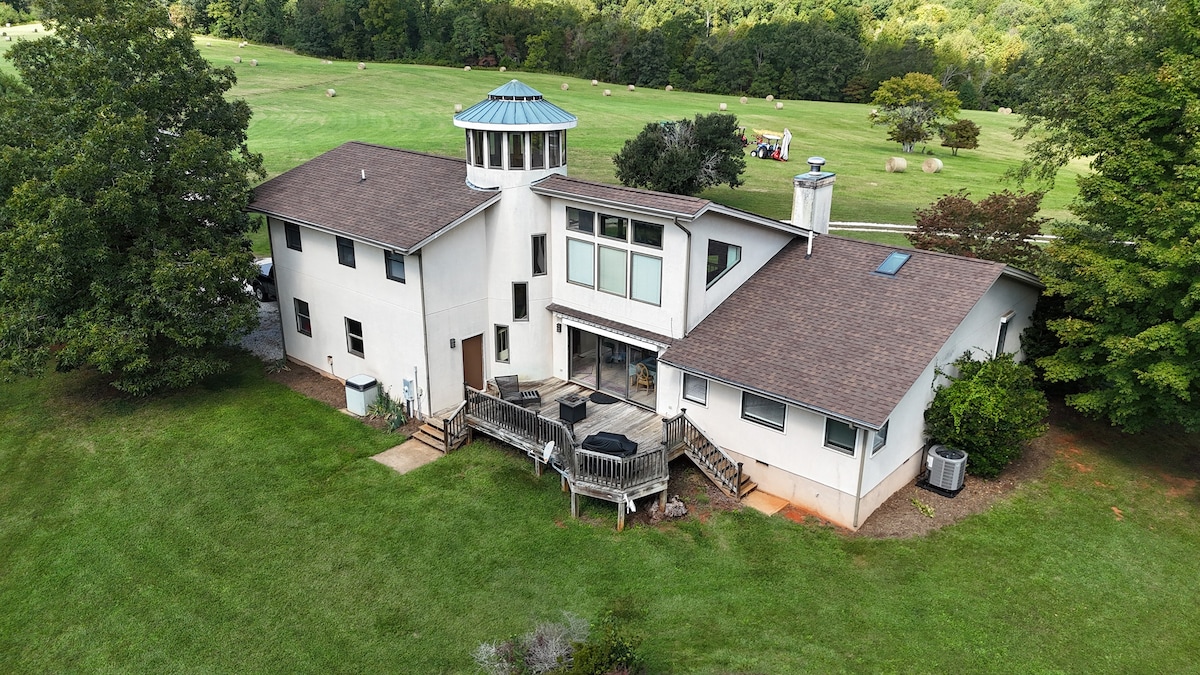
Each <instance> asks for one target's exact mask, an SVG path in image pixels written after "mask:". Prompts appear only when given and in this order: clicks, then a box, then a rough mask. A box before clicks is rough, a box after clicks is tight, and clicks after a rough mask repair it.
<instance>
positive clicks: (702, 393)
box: [683, 373, 708, 405]
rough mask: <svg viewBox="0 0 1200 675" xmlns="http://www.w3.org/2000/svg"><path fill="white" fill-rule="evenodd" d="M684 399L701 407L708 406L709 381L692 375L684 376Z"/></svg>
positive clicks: (686, 374)
mask: <svg viewBox="0 0 1200 675" xmlns="http://www.w3.org/2000/svg"><path fill="white" fill-rule="evenodd" d="M683 397H684V398H686V399H687V400H689V401H695V402H696V403H699V404H700V405H708V380H706V379H704V378H703V377H696V376H695V375H692V374H691V373H684V374H683Z"/></svg>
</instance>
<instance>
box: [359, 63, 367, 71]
mask: <svg viewBox="0 0 1200 675" xmlns="http://www.w3.org/2000/svg"><path fill="white" fill-rule="evenodd" d="M358 69H359V70H366V69H367V64H365V63H363V62H362V61H359V62H358Z"/></svg>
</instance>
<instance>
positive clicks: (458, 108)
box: [454, 103, 462, 114]
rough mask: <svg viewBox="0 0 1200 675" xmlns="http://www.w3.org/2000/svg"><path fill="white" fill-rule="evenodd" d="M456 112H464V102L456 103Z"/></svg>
mask: <svg viewBox="0 0 1200 675" xmlns="http://www.w3.org/2000/svg"><path fill="white" fill-rule="evenodd" d="M454 112H455V114H457V113H460V112H462V104H461V103H455V104H454Z"/></svg>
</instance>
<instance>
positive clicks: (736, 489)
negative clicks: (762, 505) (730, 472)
mask: <svg viewBox="0 0 1200 675" xmlns="http://www.w3.org/2000/svg"><path fill="white" fill-rule="evenodd" d="M733 493H734V495H735V496H736V497H737V498H738V499H741V498H742V463H741V462H738V473H737V482H736V483H734V484H733Z"/></svg>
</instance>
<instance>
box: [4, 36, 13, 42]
mask: <svg viewBox="0 0 1200 675" xmlns="http://www.w3.org/2000/svg"><path fill="white" fill-rule="evenodd" d="M4 41H5V42H12V36H11V35H5V36H4Z"/></svg>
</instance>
